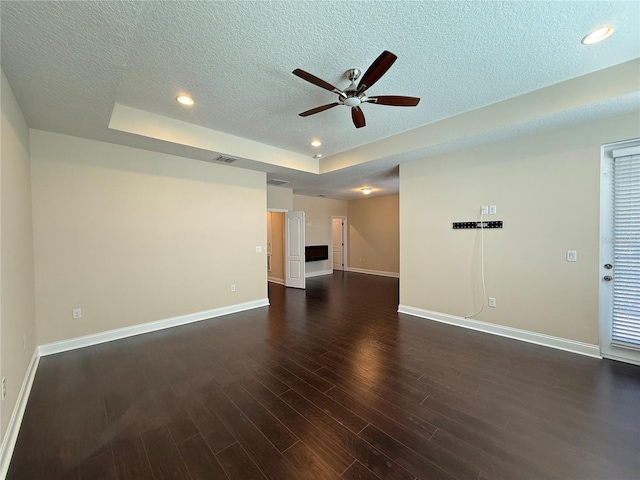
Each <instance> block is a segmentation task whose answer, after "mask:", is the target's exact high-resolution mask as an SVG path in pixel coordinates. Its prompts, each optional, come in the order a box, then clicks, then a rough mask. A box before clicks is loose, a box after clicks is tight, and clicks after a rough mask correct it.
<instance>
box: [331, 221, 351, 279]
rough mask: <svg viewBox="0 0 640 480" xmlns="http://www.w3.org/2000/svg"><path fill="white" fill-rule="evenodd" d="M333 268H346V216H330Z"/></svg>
mask: <svg viewBox="0 0 640 480" xmlns="http://www.w3.org/2000/svg"><path fill="white" fill-rule="evenodd" d="M331 244H332V246H331V258H332V260H331V261H332V265H333V270H346V269H347V217H331Z"/></svg>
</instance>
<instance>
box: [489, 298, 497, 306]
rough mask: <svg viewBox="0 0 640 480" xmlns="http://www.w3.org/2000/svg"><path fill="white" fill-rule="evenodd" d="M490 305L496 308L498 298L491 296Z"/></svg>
mask: <svg viewBox="0 0 640 480" xmlns="http://www.w3.org/2000/svg"><path fill="white" fill-rule="evenodd" d="M489 306H490V307H491V308H496V299H495V298H494V297H489Z"/></svg>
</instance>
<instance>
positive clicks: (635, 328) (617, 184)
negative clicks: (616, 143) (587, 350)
mask: <svg viewBox="0 0 640 480" xmlns="http://www.w3.org/2000/svg"><path fill="white" fill-rule="evenodd" d="M624 150H626V151H624ZM629 150H631V149H623V150H622V151H620V154H627V155H626V156H620V157H616V153H617V152H615V151H614V157H615V158H614V162H613V172H614V173H613V176H614V194H613V197H614V198H613V237H614V242H613V256H614V262H615V264H614V280H613V312H612V313H613V316H612V335H611V343H612V344H614V345H618V346H622V347H629V348H636V349H640V154H635V153H636V151H633V152H629ZM634 150H636V149H634ZM629 153H633V154H631V155H629Z"/></svg>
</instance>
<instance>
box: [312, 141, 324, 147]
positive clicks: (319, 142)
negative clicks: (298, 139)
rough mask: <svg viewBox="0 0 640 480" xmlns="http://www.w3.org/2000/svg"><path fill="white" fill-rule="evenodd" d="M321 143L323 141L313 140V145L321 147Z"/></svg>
mask: <svg viewBox="0 0 640 480" xmlns="http://www.w3.org/2000/svg"><path fill="white" fill-rule="evenodd" d="M320 145H322V142H321V141H320V140H311V146H312V147H319V146H320Z"/></svg>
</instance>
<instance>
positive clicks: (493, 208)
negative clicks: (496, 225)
mask: <svg viewBox="0 0 640 480" xmlns="http://www.w3.org/2000/svg"><path fill="white" fill-rule="evenodd" d="M497 212H498V209H497V207H496V206H495V205H489V215H495V214H496V213H497Z"/></svg>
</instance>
